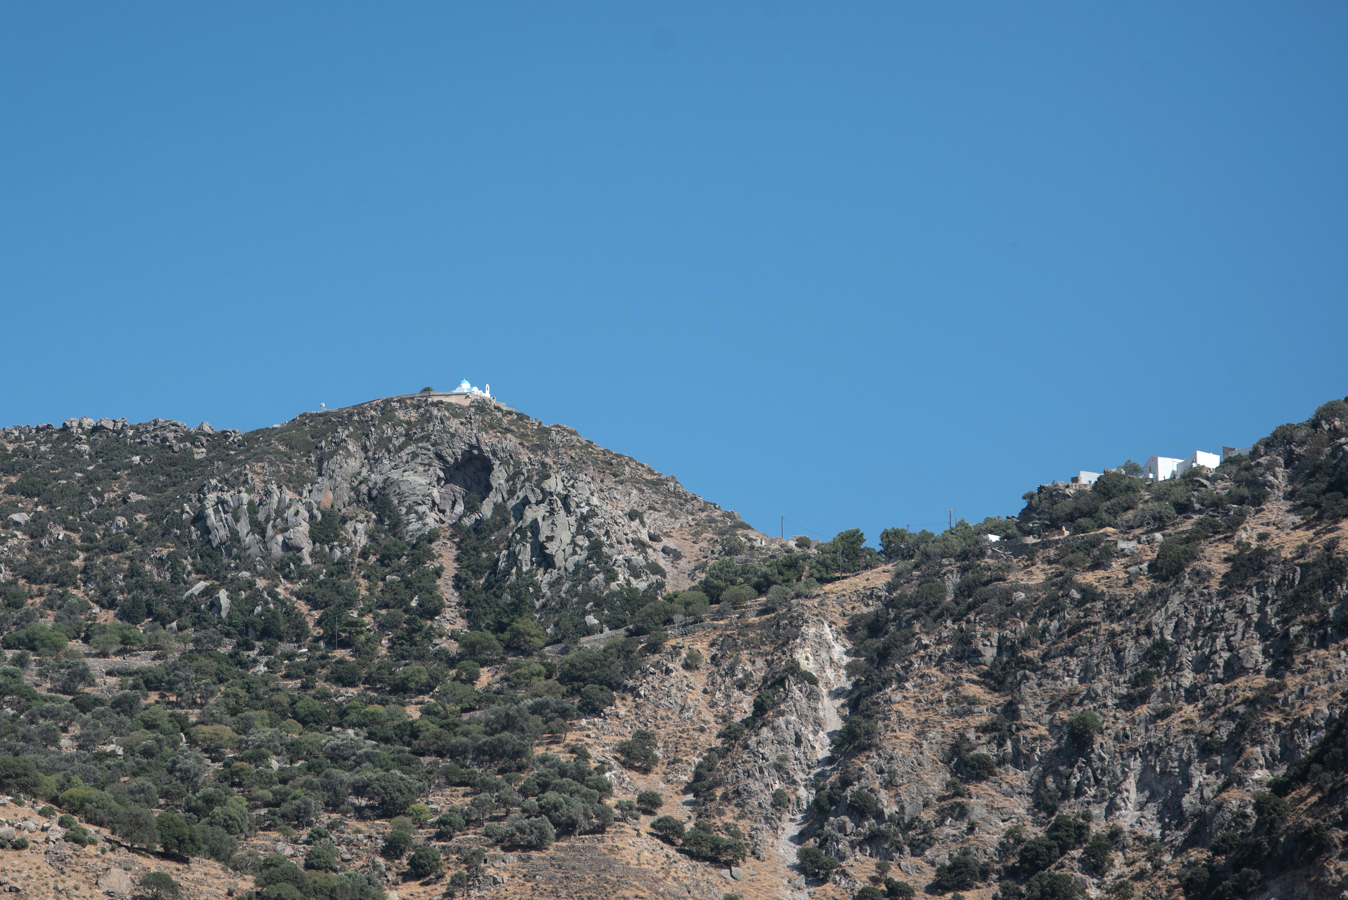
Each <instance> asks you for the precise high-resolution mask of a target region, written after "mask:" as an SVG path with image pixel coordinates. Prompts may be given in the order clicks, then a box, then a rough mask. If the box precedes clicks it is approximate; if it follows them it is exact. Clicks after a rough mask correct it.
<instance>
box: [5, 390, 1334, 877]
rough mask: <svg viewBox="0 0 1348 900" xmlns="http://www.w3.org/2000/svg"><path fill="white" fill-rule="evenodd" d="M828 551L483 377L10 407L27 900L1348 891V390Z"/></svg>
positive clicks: (8, 716) (16, 805)
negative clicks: (943, 527)
mask: <svg viewBox="0 0 1348 900" xmlns="http://www.w3.org/2000/svg"><path fill="white" fill-rule="evenodd" d="M1138 475H1139V467H1137V466H1135V465H1134V464H1125V465H1122V466H1120V467H1119V468H1118V469H1115V470H1111V471H1109V472H1106V473H1105V474H1103V475H1101V476H1100V478H1099V479H1098V480H1097V481H1095V482H1094V483H1093V484H1090V485H1077V484H1052V485H1043V486H1040V487H1039V488H1038V489H1037V490H1035V491H1031V492H1030V493H1027V494H1026V495H1025V497H1024V500H1025V506H1024V509H1023V510H1022V511H1021V512H1020V514H1019V515H1018V516H1015V517H1010V518H991V519H987V520H985V521H983V522H979V523H974V524H970V523H966V522H960V523H958V524H957V525H955V526H954V527H952V528H950V529H949V530H947V531H946V532H943V533H941V534H933V533H930V532H925V531H923V532H917V533H912V532H909V531H906V530H904V529H900V528H894V529H889V530H886V531H885V532H883V533H882V534H881V535H879V536H878V539H877V541H876V543H877V544H878V548H879V549H878V550H877V549H875V548H873V547H871V546H868V545H867V540H866V536H865V535H862V534H861V533H860V532H859V531H845V532H843V533H841V534H839V535H837V536H836V537H835V538H834V539H833V540H831V541H827V542H822V543H821V542H818V541H812V540H809V539H807V538H804V537H801V538H797V539H795V540H793V541H790V542H787V541H782V540H778V539H776V538H769V537H767V536H765V535H762V534H759V533H758V532H756V531H754V530H753V529H752V528H750V527H749V526H747V525H746V524H745V523H744V522H743V521H742V520H741V519H740V518H739V517H738V516H736V515H735V514H734V513H731V512H728V511H725V510H722V509H721V508H720V507H718V506H716V505H715V504H713V503H709V502H707V501H705V500H702V499H701V498H699V497H697V496H695V495H693V494H691V493H689V492H688V491H686V490H684V489H683V488H682V487H681V486H680V485H679V483H678V481H677V480H675V479H674V478H672V477H670V476H664V475H661V474H659V473H657V472H655V471H654V470H652V469H651V468H650V467H648V466H646V465H643V464H642V463H639V462H637V461H635V460H632V459H629V458H627V457H624V456H621V455H619V454H616V453H613V452H610V451H608V450H605V449H603V448H600V447H598V446H596V445H594V444H593V443H591V442H589V441H586V440H585V439H583V438H582V437H580V436H579V435H578V434H576V432H575V431H573V430H571V429H569V428H565V427H563V426H558V425H553V426H547V425H544V424H543V423H542V422H540V421H538V420H536V419H532V418H530V417H528V416H526V415H523V414H521V413H518V412H516V411H514V410H511V409H509V408H507V407H504V406H501V405H500V404H498V403H496V402H495V401H493V400H491V399H490V398H488V397H485V396H481V397H472V398H468V399H467V400H466V401H453V402H450V401H448V400H447V399H446V398H445V397H444V396H441V395H425V396H419V395H412V396H408V397H401V398H395V399H389V400H382V401H376V402H373V403H368V404H364V405H361V406H357V407H353V408H349V409H345V410H335V411H325V412H320V413H308V414H305V415H302V416H299V417H298V418H296V419H294V420H293V421H291V422H288V423H286V424H284V425H281V426H277V427H274V428H268V429H261V430H258V431H253V432H248V433H241V432H238V431H233V430H216V429H214V428H212V427H211V426H209V425H207V424H205V423H202V424H201V425H199V426H197V427H195V428H190V427H187V426H186V425H185V424H183V423H180V422H171V421H165V420H155V421H152V422H147V423H141V424H132V423H128V422H126V421H124V420H110V419H100V420H97V421H95V420H93V419H88V418H85V419H71V420H68V421H67V422H65V423H64V424H62V425H60V426H52V425H38V426H18V427H12V428H7V429H4V430H3V431H0V646H2V647H3V649H4V651H5V652H4V659H3V667H0V697H2V698H3V712H0V891H5V892H8V893H13V894H16V895H18V896H20V897H25V896H28V897H43V898H46V897H51V898H55V897H77V896H78V897H83V896H129V895H131V894H134V893H140V894H143V895H146V896H153V897H171V896H178V895H181V896H185V897H192V898H196V897H203V898H204V897H225V896H236V897H239V896H248V895H252V896H255V897H257V898H267V900H282V898H285V900H294V898H313V900H320V898H332V900H376V898H380V897H396V898H397V900H409V898H418V900H419V898H430V897H499V898H507V897H539V898H545V897H575V898H588V897H596V896H606V897H607V896H611V897H615V898H616V897H632V898H636V897H643V898H685V897H694V898H708V900H718V898H728V897H739V898H762V900H766V898H787V897H793V898H802V900H803V898H806V897H817V898H831V900H832V898H837V900H849V898H861V900H877V898H883V897H898V898H905V900H909V898H913V897H915V896H916V894H917V893H925V894H929V895H935V896H946V897H949V898H951V900H987V898H993V897H996V898H998V900H1082V898H1087V897H1090V898H1098V897H1104V898H1109V900H1132V898H1156V900H1161V898H1179V897H1181V896H1183V897H1185V898H1186V900H1241V898H1251V900H1262V898H1316V900H1319V898H1325V900H1329V898H1333V900H1339V898H1341V897H1343V896H1345V895H1346V894H1348V812H1346V811H1345V810H1348V716H1346V714H1345V712H1344V710H1345V708H1348V703H1345V698H1346V697H1348V681H1345V679H1346V678H1348V640H1346V639H1348V604H1346V603H1345V593H1348V547H1345V546H1344V545H1343V543H1342V541H1343V538H1344V532H1345V530H1348V499H1345V498H1348V402H1344V401H1337V400H1335V401H1331V402H1329V403H1326V404H1325V405H1324V406H1322V407H1320V408H1319V409H1318V410H1316V411H1315V412H1314V413H1313V414H1312V415H1311V417H1310V418H1309V419H1307V420H1305V421H1303V422H1298V423H1293V424H1289V425H1283V426H1281V427H1279V428H1277V429H1274V430H1273V431H1272V432H1271V433H1270V435H1269V436H1268V437H1266V438H1264V439H1263V440H1261V441H1259V442H1258V443H1256V444H1255V445H1254V446H1253V447H1252V448H1251V449H1250V451H1249V453H1248V454H1246V455H1239V456H1233V457H1232V458H1230V459H1228V460H1226V461H1224V462H1222V463H1221V465H1220V466H1219V467H1218V468H1216V469H1205V468H1202V467H1200V466H1195V467H1193V468H1191V469H1189V470H1187V471H1186V472H1185V473H1184V474H1183V475H1182V476H1181V477H1178V478H1174V479H1170V480H1166V481H1159V482H1155V481H1147V480H1144V479H1143V478H1141V477H1138Z"/></svg>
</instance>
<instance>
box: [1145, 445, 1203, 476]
mask: <svg viewBox="0 0 1348 900" xmlns="http://www.w3.org/2000/svg"><path fill="white" fill-rule="evenodd" d="M1221 464H1222V461H1221V459H1220V458H1219V457H1218V456H1217V454H1216V453H1206V452H1204V451H1202V450H1195V451H1194V452H1193V453H1191V454H1189V456H1188V457H1186V458H1185V459H1174V458H1172V457H1169V456H1153V457H1151V458H1150V459H1148V460H1147V464H1146V465H1145V466H1143V467H1142V477H1143V478H1146V479H1147V480H1149V481H1165V480H1166V479H1168V478H1178V477H1179V476H1181V475H1183V474H1184V473H1185V472H1187V471H1189V470H1190V469H1192V468H1193V467H1194V466H1203V467H1204V468H1208V469H1215V468H1217V467H1218V466H1219V465H1221Z"/></svg>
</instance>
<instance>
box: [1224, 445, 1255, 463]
mask: <svg viewBox="0 0 1348 900" xmlns="http://www.w3.org/2000/svg"><path fill="white" fill-rule="evenodd" d="M1253 450H1254V444H1251V445H1250V446H1248V447H1223V448H1222V462H1226V461H1227V460H1228V459H1230V458H1231V457H1233V456H1249V455H1250V452H1251V451H1253Z"/></svg>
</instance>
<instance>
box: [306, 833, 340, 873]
mask: <svg viewBox="0 0 1348 900" xmlns="http://www.w3.org/2000/svg"><path fill="white" fill-rule="evenodd" d="M304 868H306V869H308V870H310V871H311V872H336V871H337V854H336V853H334V852H333V845H332V844H330V843H328V842H327V841H322V842H320V843H317V844H314V845H313V846H312V847H310V848H309V852H308V853H306V854H305V856H304Z"/></svg>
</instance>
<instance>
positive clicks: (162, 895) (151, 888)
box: [138, 872, 183, 900]
mask: <svg viewBox="0 0 1348 900" xmlns="http://www.w3.org/2000/svg"><path fill="white" fill-rule="evenodd" d="M138 884H139V887H140V892H141V895H142V896H144V897H146V898H148V900H177V898H179V897H181V896H182V894H183V889H182V888H181V887H180V886H179V885H178V882H176V881H174V880H173V876H172V875H170V874H168V873H167V872H146V873H145V874H144V875H142V876H140V881H139V882H138Z"/></svg>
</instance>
